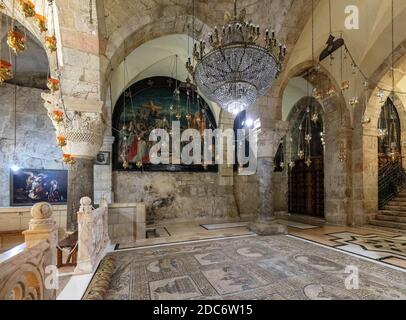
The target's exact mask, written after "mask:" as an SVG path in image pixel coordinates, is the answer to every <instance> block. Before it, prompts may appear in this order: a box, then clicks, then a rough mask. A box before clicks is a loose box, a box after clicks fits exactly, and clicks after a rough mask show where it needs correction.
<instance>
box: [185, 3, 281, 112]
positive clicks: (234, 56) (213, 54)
mask: <svg viewBox="0 0 406 320" xmlns="http://www.w3.org/2000/svg"><path fill="white" fill-rule="evenodd" d="M245 16H246V10H245V9H243V10H241V11H240V13H238V11H237V1H236V0H235V1H234V14H233V15H231V14H230V13H228V12H226V14H225V19H224V20H225V25H224V26H223V27H222V28H221V29H220V30H219V29H218V28H217V27H215V28H214V33H213V34H211V33H210V34H208V44H209V45H210V49H209V50H206V49H207V45H206V42H205V41H204V40H201V41H200V42H199V43H195V44H194V48H193V57H194V60H196V65H194V63H193V62H192V59H191V58H190V57H189V59H188V61H187V63H186V68H187V70H188V71H189V72H190V73H191V75H192V76H193V79H194V82H195V83H196V85H197V87H198V88H199V90H200V91H201V92H202V93H203V95H205V96H206V97H207V98H208V99H210V100H212V101H214V102H216V103H217V104H218V105H219V106H220V107H221V108H222V109H224V110H226V111H228V112H231V113H233V114H234V115H236V114H238V113H239V112H241V111H243V110H245V109H247V108H248V107H250V106H251V105H253V104H254V103H255V101H256V100H257V99H258V98H259V97H260V96H262V95H264V94H265V93H266V91H267V90H268V88H269V87H270V86H271V84H272V83H273V81H274V80H275V79H276V77H277V76H278V74H279V72H280V71H281V67H282V63H283V60H284V57H285V55H286V47H285V46H283V45H282V44H280V43H279V42H278V41H277V40H276V38H275V32H274V31H271V32H269V31H268V30H266V32H265V36H264V37H263V38H262V39H261V32H260V27H259V25H254V24H252V23H251V22H246V21H245ZM260 40H263V45H261V44H259V43H260Z"/></svg>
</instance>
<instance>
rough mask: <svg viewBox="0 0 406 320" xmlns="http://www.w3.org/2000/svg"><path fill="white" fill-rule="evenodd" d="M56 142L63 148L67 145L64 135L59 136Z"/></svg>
mask: <svg viewBox="0 0 406 320" xmlns="http://www.w3.org/2000/svg"><path fill="white" fill-rule="evenodd" d="M56 142H57V144H58V146H59V147H61V148H63V147H65V146H66V145H67V142H66V138H65V137H64V136H57V137H56Z"/></svg>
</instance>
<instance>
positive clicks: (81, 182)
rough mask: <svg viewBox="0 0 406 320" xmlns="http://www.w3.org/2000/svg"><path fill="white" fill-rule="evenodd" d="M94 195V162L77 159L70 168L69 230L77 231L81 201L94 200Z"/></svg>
mask: <svg viewBox="0 0 406 320" xmlns="http://www.w3.org/2000/svg"><path fill="white" fill-rule="evenodd" d="M93 193H94V174H93V160H92V159H81V158H77V159H76V162H75V163H74V164H72V165H70V166H69V167H68V212H67V228H68V229H69V230H75V229H76V226H77V224H78V221H77V215H76V213H77V212H78V211H79V207H80V199H81V198H83V197H85V196H86V197H89V198H92V197H93Z"/></svg>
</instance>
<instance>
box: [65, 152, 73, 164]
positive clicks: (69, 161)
mask: <svg viewBox="0 0 406 320" xmlns="http://www.w3.org/2000/svg"><path fill="white" fill-rule="evenodd" d="M62 160H63V162H65V163H66V164H74V163H76V161H75V158H74V157H73V156H72V155H71V154H67V153H65V154H64V155H63V158H62Z"/></svg>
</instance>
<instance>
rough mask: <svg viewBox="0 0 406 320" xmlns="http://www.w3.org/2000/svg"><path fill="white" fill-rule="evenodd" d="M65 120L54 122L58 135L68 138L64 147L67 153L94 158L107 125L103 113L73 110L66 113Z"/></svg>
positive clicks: (76, 156) (101, 142)
mask: <svg viewBox="0 0 406 320" xmlns="http://www.w3.org/2000/svg"><path fill="white" fill-rule="evenodd" d="M65 118H66V119H65V121H63V122H57V121H55V120H53V119H52V118H51V119H52V122H53V124H54V126H55V128H56V134H57V136H62V137H64V138H65V139H66V145H65V146H63V147H62V151H63V152H64V153H65V154H70V155H72V156H73V157H75V158H84V159H93V158H94V157H96V155H97V153H98V152H99V150H100V148H101V146H102V145H103V137H104V130H105V128H106V125H105V123H104V120H103V116H102V114H101V113H93V112H71V111H68V115H65Z"/></svg>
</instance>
